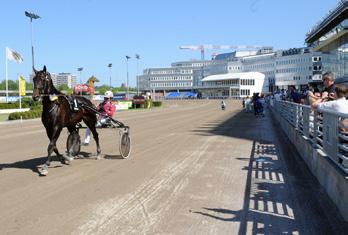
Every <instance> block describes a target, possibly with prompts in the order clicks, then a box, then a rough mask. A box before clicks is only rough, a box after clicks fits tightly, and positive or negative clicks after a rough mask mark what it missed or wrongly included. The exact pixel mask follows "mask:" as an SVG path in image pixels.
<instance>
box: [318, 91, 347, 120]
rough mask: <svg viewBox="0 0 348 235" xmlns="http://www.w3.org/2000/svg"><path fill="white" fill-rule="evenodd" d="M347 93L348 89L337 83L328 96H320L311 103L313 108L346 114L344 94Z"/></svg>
mask: <svg viewBox="0 0 348 235" xmlns="http://www.w3.org/2000/svg"><path fill="white" fill-rule="evenodd" d="M347 95H348V89H347V87H346V86H345V85H343V84H338V85H336V86H335V90H334V92H333V93H330V95H329V96H324V95H323V96H322V97H321V98H318V99H316V100H315V101H314V102H313V103H312V107H313V108H314V109H328V110H332V111H336V112H340V113H346V114H348V100H346V96H347Z"/></svg>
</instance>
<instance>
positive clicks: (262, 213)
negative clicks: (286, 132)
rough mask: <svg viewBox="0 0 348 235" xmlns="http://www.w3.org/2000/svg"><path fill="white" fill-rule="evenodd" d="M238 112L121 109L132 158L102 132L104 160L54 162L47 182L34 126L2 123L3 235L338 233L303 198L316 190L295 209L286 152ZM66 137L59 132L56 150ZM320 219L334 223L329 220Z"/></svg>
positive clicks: (329, 210)
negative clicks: (124, 156)
mask: <svg viewBox="0 0 348 235" xmlns="http://www.w3.org/2000/svg"><path fill="white" fill-rule="evenodd" d="M240 106H241V104H240V102H238V101H229V102H228V103H227V107H228V108H227V110H226V111H221V110H220V109H219V101H218V100H213V101H169V102H165V105H164V107H163V108H157V109H153V110H139V111H124V112H118V113H117V115H116V116H117V119H118V120H120V121H121V122H124V123H126V124H127V125H129V126H130V127H131V138H132V153H131V156H130V158H129V159H125V160H124V159H122V158H121V157H120V155H119V152H118V141H119V136H118V132H117V131H116V130H100V131H99V133H100V143H101V148H102V153H103V158H102V159H101V160H95V159H93V158H92V157H90V158H89V157H85V158H81V159H76V160H75V161H73V163H72V165H71V166H66V165H62V164H61V163H60V162H59V161H54V162H53V163H52V165H51V166H50V168H49V174H48V176H46V177H40V176H39V175H38V173H37V167H39V166H40V165H41V164H43V163H44V161H45V156H46V150H47V145H48V138H47V137H46V134H45V130H44V127H43V125H42V124H41V121H40V120H32V121H25V122H23V123H20V122H15V123H11V124H1V125H0V141H1V147H0V189H1V193H0V228H1V230H0V233H4V234H244V233H250V234H256V233H261V234H263V233H268V234H269V233H271V234H279V233H295V234H296V233H301V234H302V233H316V232H317V231H325V232H337V231H340V230H339V229H340V228H337V227H341V228H342V226H337V227H336V224H337V222H338V224H340V223H341V225H342V223H343V222H342V220H341V217H340V216H339V215H338V214H337V210H336V209H335V208H334V207H332V204H330V201H329V200H327V198H326V196H325V195H323V193H322V192H320V190H317V191H315V190H314V191H313V192H311V191H308V190H307V189H306V188H304V189H303V190H306V194H305V195H306V196H303V195H302V197H304V198H311V196H313V195H312V194H316V195H318V191H319V193H320V200H319V199H318V200H319V201H318V203H319V204H320V205H319V206H317V205H315V204H313V205H310V206H309V208H312V207H313V208H317V209H316V211H312V210H310V209H308V208H307V209H308V210H307V209H306V210H305V211H303V210H302V209H301V206H303V204H302V205H301V203H300V202H299V201H298V200H297V198H298V197H300V195H299V193H298V190H301V189H299V188H298V187H297V186H298V185H297V181H296V180H294V178H293V177H294V176H293V175H292V168H291V166H288V165H287V164H286V162H287V161H286V160H284V159H286V157H287V155H288V154H290V155H293V154H294V153H291V152H290V153H289V152H288V151H285V152H284V150H283V147H282V141H281V140H279V139H278V138H276V137H275V136H276V135H275V133H274V131H273V128H272V121H271V120H270V119H269V117H266V118H263V119H262V118H260V119H255V117H253V115H252V114H248V113H244V112H241V110H240V109H241V107H240ZM80 134H81V135H84V130H82V131H81V133H80ZM66 138H67V131H66V130H64V131H63V132H62V134H61V137H60V139H59V141H58V149H59V150H60V152H64V151H65V140H66ZM95 151H96V148H95V144H94V142H93V141H92V143H91V145H90V146H88V147H82V153H83V155H84V156H87V155H88V154H89V153H94V152H95ZM305 170H306V169H304V171H305ZM303 177H306V179H305V183H307V184H310V185H313V184H314V186H311V187H316V186H315V181H314V180H312V181H313V182H314V183H313V182H312V181H311V180H310V179H311V178H310V176H309V178H308V176H307V175H304V176H303ZM300 185H301V184H300ZM321 210H322V211H325V213H321V214H320V213H317V212H318V211H319V212H321ZM323 214H328V215H323ZM307 217H311V218H310V219H309V218H307ZM327 217H330V218H331V219H332V218H334V219H335V221H334V222H327V223H326V219H327ZM323 221H324V223H323ZM337 229H338V230H337ZM342 231H343V230H342Z"/></svg>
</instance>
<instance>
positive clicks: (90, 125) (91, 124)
mask: <svg viewBox="0 0 348 235" xmlns="http://www.w3.org/2000/svg"><path fill="white" fill-rule="evenodd" d="M83 121H84V122H85V123H86V125H87V126H88V128H89V129H90V130H91V132H92V134H93V138H94V140H95V143H96V145H97V159H99V154H100V153H101V149H100V145H99V135H98V132H97V130H96V128H95V124H96V122H97V121H96V119H95V118H86V119H84V120H83Z"/></svg>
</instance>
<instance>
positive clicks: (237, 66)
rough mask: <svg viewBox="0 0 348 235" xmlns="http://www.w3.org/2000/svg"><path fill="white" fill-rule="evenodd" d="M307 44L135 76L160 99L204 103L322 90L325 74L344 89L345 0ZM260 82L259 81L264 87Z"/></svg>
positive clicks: (347, 68) (347, 76) (347, 60)
mask: <svg viewBox="0 0 348 235" xmlns="http://www.w3.org/2000/svg"><path fill="white" fill-rule="evenodd" d="M306 43H307V47H304V48H291V49H288V50H277V51H274V50H273V48H269V47H265V48H262V49H260V50H250V51H237V52H232V53H224V54H219V55H217V56H216V57H215V58H214V60H210V61H208V60H204V61H193V62H192V61H188V62H178V63H173V64H172V67H171V68H157V69H146V70H144V74H143V75H141V76H139V77H138V79H139V81H140V90H142V91H150V92H155V93H156V92H157V91H160V92H162V93H161V95H162V96H166V92H170V91H175V92H176V93H177V94H180V92H187V91H192V92H195V93H198V94H200V95H201V96H202V97H203V98H204V97H245V96H248V95H249V94H250V95H252V93H253V92H255V91H257V92H258V91H260V90H261V92H262V93H267V92H273V91H275V90H277V89H288V88H289V86H295V87H296V88H297V89H302V88H303V87H305V86H307V85H308V84H320V85H321V84H322V74H323V73H324V72H326V71H333V72H334V73H335V74H336V75H337V77H338V79H337V80H336V82H338V83H346V84H347V85H348V1H347V0H341V1H339V3H338V5H337V6H336V7H335V8H334V10H332V11H330V12H329V14H327V16H325V17H324V18H323V19H322V20H321V21H320V22H319V23H318V24H317V25H315V26H314V27H313V28H312V29H311V30H310V31H309V33H308V34H307V35H306ZM185 70H186V71H185ZM259 73H261V74H263V75H264V77H263V78H262V76H260V74H259ZM256 74H257V75H256ZM254 75H255V77H254ZM250 76H252V77H250ZM249 79H251V80H253V81H254V82H252V83H251V84H254V85H250V83H248V82H247V83H248V85H245V80H249ZM259 81H263V84H262V86H261V85H260V84H258V82H259ZM256 84H258V85H256ZM256 86H257V87H256ZM177 96H179V95H177Z"/></svg>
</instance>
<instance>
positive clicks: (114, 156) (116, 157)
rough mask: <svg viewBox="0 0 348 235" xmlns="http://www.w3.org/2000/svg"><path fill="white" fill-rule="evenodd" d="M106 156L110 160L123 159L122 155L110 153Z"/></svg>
mask: <svg viewBox="0 0 348 235" xmlns="http://www.w3.org/2000/svg"><path fill="white" fill-rule="evenodd" d="M104 158H105V159H109V160H115V159H123V157H122V156H121V155H109V154H106V155H105V156H104Z"/></svg>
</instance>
